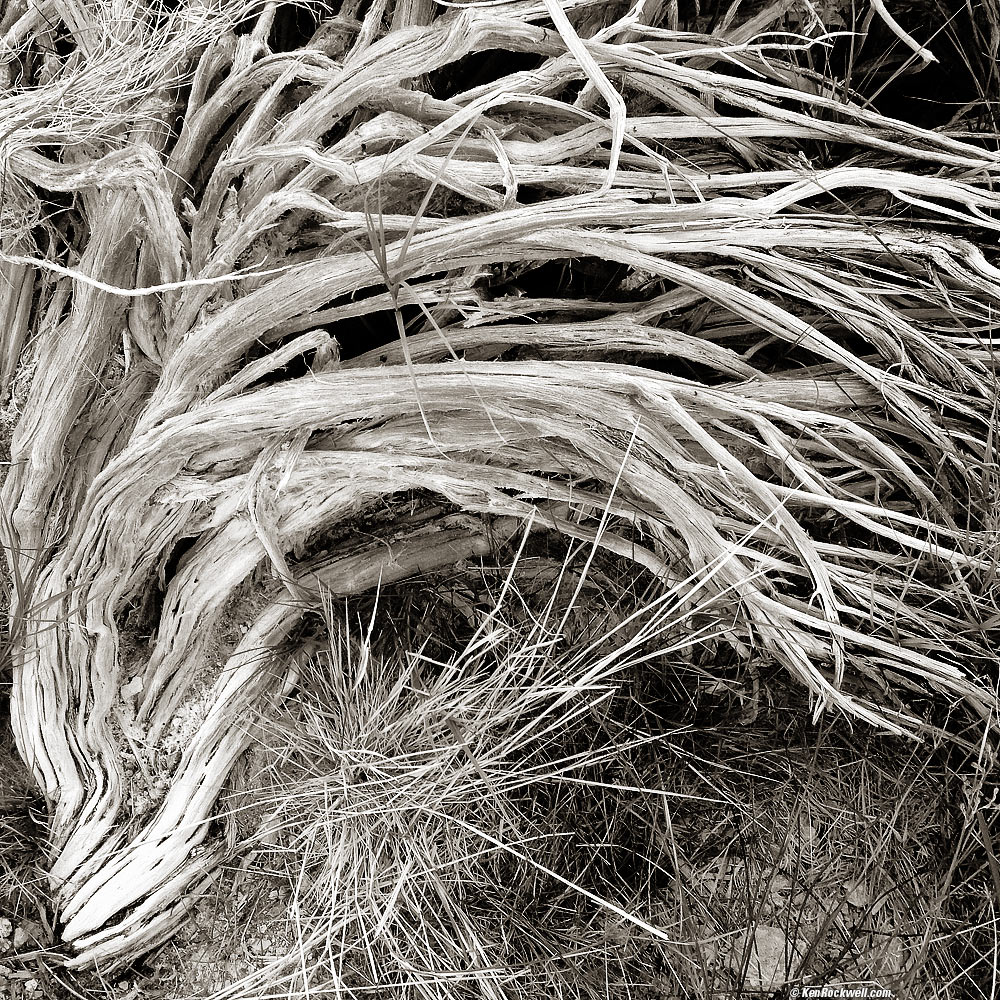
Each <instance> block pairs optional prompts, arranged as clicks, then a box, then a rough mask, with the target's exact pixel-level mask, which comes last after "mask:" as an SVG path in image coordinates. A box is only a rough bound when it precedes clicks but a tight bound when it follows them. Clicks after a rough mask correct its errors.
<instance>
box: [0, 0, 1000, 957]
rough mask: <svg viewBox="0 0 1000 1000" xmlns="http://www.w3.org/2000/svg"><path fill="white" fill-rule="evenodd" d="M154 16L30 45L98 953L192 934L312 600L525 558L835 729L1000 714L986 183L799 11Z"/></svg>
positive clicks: (15, 100) (14, 344)
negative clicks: (767, 671)
mask: <svg viewBox="0 0 1000 1000" xmlns="http://www.w3.org/2000/svg"><path fill="white" fill-rule="evenodd" d="M122 6H123V5H116V6H115V9H114V11H112V10H111V8H110V7H108V8H107V9H105V8H104V7H103V6H102V5H99V4H94V5H81V4H64V3H59V2H55V3H48V4H39V5H37V6H32V7H31V8H30V10H29V9H27V8H24V10H23V11H22V13H21V15H18V17H5V18H3V19H2V20H0V38H2V44H0V62H2V64H3V65H4V67H5V72H6V75H7V77H8V78H9V79H10V80H11V81H16V80H20V83H15V82H12V83H11V85H10V86H9V87H8V89H7V90H6V92H5V96H3V97H2V98H0V118H2V119H3V121H4V122H5V126H4V129H5V131H4V134H3V136H2V137H0V148H2V151H3V157H4V185H5V187H4V198H3V213H4V214H3V233H2V235H3V256H2V259H0V336H2V338H3V339H2V342H0V387H2V389H3V391H4V394H5V395H4V399H3V405H4V409H3V411H2V415H3V427H4V428H5V440H6V443H7V446H8V447H9V454H10V465H9V468H8V472H7V475H6V479H5V482H4V485H3V492H2V497H0V500H2V510H3V517H2V522H3V523H2V530H3V542H4V545H5V548H6V555H7V561H8V572H9V578H10V580H11V581H12V585H11V599H10V634H11V636H12V639H13V641H14V658H15V678H14V688H13V697H12V716H13V724H14V728H15V732H16V738H17V743H18V747H19V749H20V752H21V754H22V755H23V757H24V759H25V761H26V762H27V763H28V764H29V765H30V767H31V768H32V770H33V773H34V775H35V777H36V778H37V780H38V782H39V784H40V785H41V787H42V789H43V790H44V793H45V795H46V798H47V800H48V802H49V805H50V810H51V858H52V867H51V878H52V884H53V888H54V892H55V897H56V901H57V907H58V916H59V920H60V926H61V934H62V940H63V942H64V943H65V945H66V948H67V953H68V955H69V956H70V957H69V962H70V964H72V965H76V966H84V965H93V964H97V965H99V966H101V967H102V968H111V967H113V966H115V965H117V964H120V963H123V962H126V961H129V960H131V959H134V958H135V957H136V956H138V955H139V954H141V953H142V952H144V951H146V950H148V949H149V948H150V947H152V946H154V945H156V944H157V943H159V942H161V941H163V940H164V939H165V938H166V937H167V936H168V935H169V934H170V933H171V932H172V931H173V930H174V929H176V927H177V925H178V923H179V922H180V921H182V920H183V919H184V916H185V907H184V901H185V898H186V896H187V895H188V894H191V893H195V892H197V891H199V887H201V886H203V885H204V884H205V882H206V880H207V879H210V878H211V877H212V874H213V870H214V868H215V866H216V865H217V864H218V862H219V859H220V856H221V852H222V851H223V850H224V845H223V844H222V843H220V842H219V840H218V838H216V836H215V834H214V833H213V832H212V830H211V827H210V821H211V819H212V816H213V810H214V808H215V806H216V800H217V797H218V795H219V792H220V789H221V788H222V787H223V784H224V782H225V781H226V778H227V776H228V774H229V773H230V770H231V769H232V767H233V766H234V763H235V762H236V761H237V759H238V758H239V756H240V755H241V754H242V753H243V752H244V751H245V750H246V748H247V746H248V744H249V742H250V739H251V720H252V718H253V717H254V716H255V713H256V714H259V713H260V712H261V711H266V710H267V708H268V706H273V705H275V704H276V703H279V702H280V701H281V699H282V698H283V697H286V696H287V694H288V692H289V691H290V690H291V689H292V688H293V687H294V685H295V683H296V667H295V664H296V657H295V655H294V645H295V642H296V641H298V638H299V637H300V636H301V634H302V629H301V625H302V623H303V621H304V618H305V616H307V615H308V614H309V612H310V610H313V609H315V608H317V607H318V606H319V605H320V603H321V601H322V600H323V594H324V593H330V592H332V593H333V594H334V595H351V594H358V593H362V592H364V591H366V590H369V589H372V588H375V587H377V586H379V585H384V584H387V583H389V582H396V581H403V580H406V579H409V578H412V577H415V576H417V575H419V574H428V573H435V572H440V571H444V570H450V569H451V568H452V567H456V566H457V567H459V568H461V566H462V565H463V564H464V561H466V560H475V559H478V558H481V557H483V556H485V555H487V554H488V553H491V552H496V551H498V548H502V546H503V545H504V544H505V543H507V542H510V541H512V540H513V541H515V542H516V539H517V537H518V535H519V533H520V532H522V531H524V530H528V529H530V530H531V531H542V532H561V533H565V534H568V535H570V536H573V537H575V538H577V539H580V540H582V541H584V542H587V543H592V544H595V545H597V546H603V547H604V548H605V549H607V550H608V551H611V552H615V553H618V554H619V555H622V556H627V557H628V558H631V559H634V560H635V562H636V563H637V565H641V566H642V567H644V568H645V569H646V570H649V571H652V572H654V573H656V574H658V575H659V576H660V577H661V578H662V580H663V581H664V583H665V584H669V585H670V586H675V587H678V588H684V587H689V588H692V592H695V588H696V590H697V593H699V594H701V595H703V596H704V597H705V598H706V599H708V598H711V599H712V600H715V601H717V602H720V603H717V604H716V606H717V607H725V608H728V609H729V610H728V611H727V612H726V621H725V623H724V626H725V629H726V634H727V636H729V639H730V641H732V642H733V643H734V644H735V645H736V647H737V648H738V649H739V650H740V651H741V652H742V653H743V654H744V655H747V656H753V657H769V658H772V659H774V660H776V661H778V662H779V663H780V664H782V665H783V666H784V667H785V668H786V669H787V670H788V671H790V672H791V673H792V674H793V675H794V676H795V677H796V678H798V679H799V680H800V681H801V682H802V684H804V685H806V686H807V687H808V688H809V690H810V691H811V692H812V694H813V695H814V704H815V706H816V711H817V713H818V712H819V711H821V710H822V709H824V708H825V707H829V706H834V707H836V708H837V709H838V710H840V711H843V712H844V713H847V714H848V715H850V716H853V717H856V718H859V719H862V720H865V721H866V722H868V723H871V724H873V725H875V726H879V727H882V728H884V729H888V730H891V731H893V732H905V733H913V734H919V733H920V732H921V731H923V730H925V729H926V728H928V726H929V723H928V722H927V721H925V720H923V719H921V718H918V717H917V715H916V714H915V712H914V711H912V710H911V708H909V707H908V703H907V698H908V696H909V695H911V694H913V693H918V694H921V695H924V694H934V695H942V694H943V695H944V696H945V698H948V699H952V700H956V701H960V702H962V703H964V705H965V706H967V708H968V710H969V715H970V716H971V717H972V718H980V719H988V718H989V717H990V715H991V713H992V712H995V709H996V706H995V702H994V697H993V694H992V692H990V691H989V690H987V689H986V688H984V687H983V686H982V685H981V684H980V682H979V680H978V679H977V677H976V673H975V669H976V666H977V665H978V664H980V663H984V662H987V660H988V658H989V647H988V644H987V643H986V640H985V638H984V636H983V635H982V633H981V631H979V630H977V628H976V625H975V622H976V615H977V612H978V603H977V602H978V598H977V597H976V593H977V591H976V588H977V586H978V584H977V580H979V579H981V578H983V577H985V576H986V575H988V574H989V573H991V572H993V569H992V557H990V556H988V555H987V554H985V553H988V551H989V545H990V540H991V538H992V535H991V533H990V532H991V530H992V528H991V525H990V524H989V522H988V518H985V517H983V510H984V509H985V507H984V501H985V500H986V499H987V498H989V496H990V491H991V485H990V482H989V481H988V478H989V477H988V476H987V475H986V473H985V472H984V471H983V470H984V469H987V468H989V467H990V462H991V461H992V459H991V458H990V448H991V442H992V440H993V437H992V434H991V427H990V422H991V420H992V419H993V417H992V408H993V402H992V401H993V398H994V393H995V387H996V378H995V358H994V356H993V354H992V353H991V351H990V349H989V348H990V345H989V343H988V342H985V341H983V340H982V339H980V338H981V336H982V335H983V334H984V333H986V334H987V335H988V331H989V329H990V326H991V324H992V323H993V322H994V312H993V311H994V310H995V304H996V302H997V300H998V292H1000V272H998V271H997V270H996V269H995V268H994V267H993V266H992V264H991V263H990V262H989V260H988V259H987V257H986V256H985V255H984V254H983V252H982V251H981V250H980V248H979V246H978V245H977V240H980V242H985V241H986V240H992V239H995V230H996V229H997V225H998V224H997V222H996V221H995V219H996V216H997V209H998V208H1000V197H998V195H997V194H996V187H997V178H998V174H1000V160H998V158H997V156H996V154H995V153H992V152H990V151H989V150H988V149H987V148H986V146H985V145H984V146H980V145H977V144H975V143H973V142H971V141H970V142H965V141H961V140H959V139H957V138H953V137H949V136H946V135H944V134H939V133H936V132H931V131H925V130H921V129H917V128H915V127H913V126H910V125H906V124H905V123H903V122H899V121H894V120H889V119H885V118H882V117H881V116H880V115H878V114H877V113H876V112H874V111H872V110H870V109H867V108H865V107H862V106H860V105H856V104H853V103H851V102H850V101H849V100H846V99H844V98H842V97H840V96H836V95H834V94H833V93H832V92H831V91H829V89H828V88H824V87H821V86H819V85H818V84H817V83H816V82H815V81H814V80H813V77H812V75H811V74H810V73H809V72H807V71H806V70H803V69H800V68H799V67H800V63H799V61H797V57H798V54H799V50H801V49H804V48H806V47H808V45H809V44H811V43H810V42H809V40H808V39H807V38H805V37H804V36H802V35H799V36H796V37H795V38H794V39H793V41H794V45H791V44H790V42H789V39H788V38H783V39H780V44H779V43H778V42H774V43H773V44H772V43H769V42H768V41H767V39H766V38H764V37H763V33H764V32H767V31H769V30H771V29H772V28H775V27H776V26H779V21H780V18H781V16H782V15H781V11H779V10H777V8H781V9H782V10H783V9H784V7H785V6H787V5H773V7H772V8H768V10H769V11H771V12H772V14H773V18H769V17H766V16H764V15H759V16H758V17H757V18H756V19H755V20H754V21H753V22H752V25H751V27H750V29H748V30H749V31H750V34H746V33H745V32H743V28H744V27H745V25H742V24H739V23H727V24H726V25H725V26H724V27H723V28H721V29H720V31H719V32H718V33H716V34H715V35H707V34H701V33H685V32H682V31H679V30H676V28H677V26H676V25H669V24H667V25H663V24H660V25H657V24H655V23H650V24H646V23H644V21H643V15H642V14H641V11H640V13H636V12H635V11H633V12H631V13H630V12H629V9H628V7H627V6H626V5H623V4H615V3H610V4H603V5H598V6H594V5H592V4H584V3H573V2H571V3H568V4H566V3H562V4H558V5H557V4H555V3H553V2H551V0H544V2H540V3H530V2H512V3H509V4H506V5H503V6H499V7H497V6H486V7H481V8H471V7H469V8H454V7H441V8H438V9H431V8H430V6H429V5H427V4H423V3H420V2H416V0H414V2H408V3H405V4H399V5H396V6H395V7H392V5H389V6H388V7H387V5H386V4H374V5H372V6H371V13H369V15H368V16H367V17H366V19H365V20H363V21H357V20H354V19H353V18H352V17H350V16H348V15H347V14H342V15H341V16H339V17H334V18H332V19H329V20H327V21H326V22H324V23H323V24H322V25H320V26H319V28H318V29H317V31H316V34H315V35H314V36H313V38H312V39H311V40H304V41H303V44H302V45H301V47H299V48H296V49H295V50H293V51H272V50H271V48H269V44H268V39H269V37H270V34H269V32H270V27H271V23H272V21H273V19H274V18H275V17H276V16H277V15H278V8H277V6H276V5H275V4H273V3H272V4H268V5H266V6H265V8H264V10H263V13H259V12H255V11H254V8H253V7H252V5H246V4H241V3H239V2H236V0H230V2H227V3H225V4H216V5H214V9H209V7H208V6H207V5H204V6H203V5H202V4H200V3H199V2H197V0H191V2H190V3H189V4H180V5H178V8H177V10H176V11H174V12H173V13H171V14H169V15H165V16H157V15H156V14H155V12H151V11H149V10H148V9H147V7H146V6H145V5H144V4H142V3H140V2H139V0H132V2H130V3H126V4H124V8H127V10H125V11H124V13H123V11H122V10H119V8H120V7H122ZM659 6H662V5H653V4H650V5H649V7H650V11H651V12H652V11H654V9H659ZM668 6H669V5H668ZM22 7H23V5H22ZM43 7H44V8H45V11H46V14H45V17H44V19H43V18H42V13H41V12H42V8H43ZM577 8H580V9H579V10H577ZM392 10H395V15H393V16H390V14H391V12H392ZM636 10H637V11H639V10H640V8H637V9H636ZM383 14H386V20H383ZM251 16H254V17H258V20H257V22H256V26H255V27H252V30H250V31H249V32H248V31H247V23H248V22H247V20H246V19H247V18H248V17H251ZM674 16H676V10H674ZM43 20H44V22H45V23H49V21H50V20H51V21H53V22H58V21H59V20H61V21H62V22H63V24H64V25H65V28H66V29H67V30H68V32H69V34H70V37H71V38H72V39H73V42H74V44H73V47H72V48H73V50H72V53H71V54H70V55H68V56H59V55H57V54H55V50H53V51H52V52H51V53H50V54H49V56H46V59H45V60H43V61H41V62H40V63H38V65H39V66H40V67H41V68H37V67H36V69H37V73H38V74H41V75H37V76H36V77H32V75H31V74H32V72H35V71H36V69H33V68H32V67H35V66H36V62H37V60H35V59H34V56H31V55H30V52H31V51H33V50H32V49H31V46H32V44H33V42H32V38H33V33H37V32H38V31H41V25H42V23H43ZM241 22H242V27H241V28H240V31H239V33H237V31H236V30H235V28H236V26H237V24H239V23H241ZM390 22H391V26H390V27H389V28H388V29H387V25H390ZM498 49H501V50H504V51H505V52H507V53H512V54H517V55H518V62H517V64H516V67H517V68H515V67H510V68H511V69H512V70H513V71H512V72H509V73H508V72H507V68H503V69H501V70H499V71H498V75H499V78H497V79H490V80H486V81H485V82H484V80H483V77H482V76H481V75H477V73H476V72H475V71H474V67H475V64H476V61H477V60H479V59H481V58H484V57H485V54H486V53H489V52H494V51H495V50H498ZM469 57H472V58H471V64H472V65H473V69H471V70H470V59H469ZM802 65H805V60H803V61H802ZM18 74H20V75H18ZM819 147H822V149H823V150H824V160H823V165H822V166H819V165H817V164H816V163H814V162H813V161H812V160H811V159H810V158H809V156H808V155H806V150H816V149H817V148H819ZM904 209H905V212H906V213H908V215H909V217H910V218H912V219H916V220H918V221H916V222H913V223H910V224H908V225H906V226H904V225H903V224H902V223H899V222H896V221H893V220H894V219H896V218H897V217H901V215H902V212H903V210H904ZM945 223H947V224H948V226H949V227H950V229H951V231H949V232H946V231H945V226H944V224H945ZM595 262H596V264H595ZM401 495H406V496H408V497H409V498H410V499H411V501H412V503H413V504H415V505H416V508H415V509H417V510H423V511H424V514H425V516H424V517H423V518H422V519H417V520H412V521H400V522H399V523H393V522H392V521H389V522H383V523H381V526H380V528H379V530H377V531H374V532H373V531H367V532H361V531H354V530H353V529H352V525H354V524H356V523H357V522H358V519H359V518H363V517H366V516H368V515H369V514H371V512H372V511H374V510H377V509H381V508H382V507H384V506H385V504H386V502H387V501H390V500H392V499H393V498H396V497H399V496H401ZM970 511H971V513H970ZM234 607H238V608H239V610H240V613H241V614H242V615H244V616H245V617H246V619H247V625H246V628H245V631H243V632H241V633H239V634H238V635H236V636H234V635H233V634H232V632H233V630H232V619H233V613H234V611H233V609H234Z"/></svg>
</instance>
